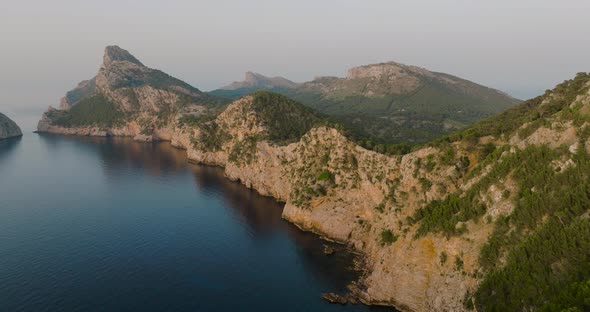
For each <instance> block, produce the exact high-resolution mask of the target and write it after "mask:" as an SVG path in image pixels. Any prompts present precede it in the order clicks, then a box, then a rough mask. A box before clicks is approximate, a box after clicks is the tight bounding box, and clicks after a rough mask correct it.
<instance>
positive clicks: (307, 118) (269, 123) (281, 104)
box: [252, 91, 326, 144]
mask: <svg viewBox="0 0 590 312" xmlns="http://www.w3.org/2000/svg"><path fill="white" fill-rule="evenodd" d="M252 96H253V103H252V107H253V109H254V111H255V112H256V113H257V114H258V116H259V117H260V119H261V120H262V122H263V124H264V126H265V127H266V129H267V130H268V138H269V139H270V140H271V141H273V142H275V143H277V144H288V143H292V142H296V141H298V140H299V139H301V137H302V136H303V135H304V134H305V133H307V132H308V131H309V130H310V129H311V128H312V127H314V126H317V125H319V124H320V123H322V122H324V123H325V122H326V118H325V117H323V116H321V115H319V114H317V113H316V112H314V111H313V110H312V109H310V108H307V107H305V106H303V105H301V104H299V103H297V102H295V101H293V100H291V99H289V98H287V97H285V96H283V95H280V94H276V93H271V92H266V91H260V92H256V93H254V94H252Z"/></svg>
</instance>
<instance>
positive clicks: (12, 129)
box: [0, 113, 23, 140]
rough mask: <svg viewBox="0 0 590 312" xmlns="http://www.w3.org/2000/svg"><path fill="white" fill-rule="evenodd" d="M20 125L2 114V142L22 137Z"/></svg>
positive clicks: (0, 122)
mask: <svg viewBox="0 0 590 312" xmlns="http://www.w3.org/2000/svg"><path fill="white" fill-rule="evenodd" d="M22 135H23V133H22V131H21V130H20V128H19V127H18V125H17V124H16V123H15V122H14V121H12V120H11V119H10V118H8V117H6V115H4V114H2V113H0V140H3V139H8V138H12V137H19V136H22Z"/></svg>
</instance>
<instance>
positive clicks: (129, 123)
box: [38, 46, 225, 139]
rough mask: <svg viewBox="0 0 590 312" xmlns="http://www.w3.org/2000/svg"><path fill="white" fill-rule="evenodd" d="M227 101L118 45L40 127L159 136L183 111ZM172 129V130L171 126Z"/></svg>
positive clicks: (203, 110) (197, 111) (198, 111)
mask: <svg viewBox="0 0 590 312" xmlns="http://www.w3.org/2000/svg"><path fill="white" fill-rule="evenodd" d="M224 103H225V102H224V101H223V100H221V99H218V98H215V97H213V96H210V95H207V94H204V93H202V92H201V91H199V90H198V89H197V88H194V87H192V86H190V85H189V84H187V83H185V82H183V81H181V80H178V79H176V78H174V77H171V76H169V75H168V74H166V73H164V72H162V71H159V70H156V69H151V68H149V67H146V66H145V65H143V64H142V63H141V62H140V61H139V60H138V59H137V58H135V57H134V56H133V55H131V54H130V53H129V52H128V51H126V50H124V49H121V48H119V47H118V46H108V47H106V49H105V53H104V57H103V64H102V66H101V67H100V70H99V71H98V74H97V75H96V76H95V77H93V78H91V79H89V80H85V81H82V82H81V83H80V84H79V85H78V86H77V87H76V88H75V89H73V90H72V91H69V92H68V93H67V94H66V96H65V97H64V98H62V100H61V103H60V109H54V108H51V107H50V108H49V110H48V111H47V113H45V114H44V116H43V118H42V120H41V121H40V122H39V125H38V130H39V131H42V132H43V131H47V132H64V133H76V132H77V133H79V134H102V135H108V134H118V135H121V134H125V135H130V136H139V135H141V136H143V137H144V138H145V139H149V138H150V137H157V136H158V133H157V132H158V131H159V130H158V129H159V128H161V127H162V126H165V125H167V124H169V123H170V122H172V121H173V120H172V118H176V117H177V115H183V114H187V115H206V114H211V113H215V112H217V109H218V108H219V107H221V106H222V105H223V104H224ZM165 132H166V131H165Z"/></svg>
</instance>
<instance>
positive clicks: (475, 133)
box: [49, 73, 590, 311]
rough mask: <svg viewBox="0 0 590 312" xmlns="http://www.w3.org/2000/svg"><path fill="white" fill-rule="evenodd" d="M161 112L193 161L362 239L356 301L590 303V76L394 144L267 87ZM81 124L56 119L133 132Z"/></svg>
mask: <svg viewBox="0 0 590 312" xmlns="http://www.w3.org/2000/svg"><path fill="white" fill-rule="evenodd" d="M79 105H80V104H78V105H75V106H74V107H73V108H72V109H70V110H69V111H68V112H69V113H71V114H74V113H75V108H76V107H77V106H79ZM112 106H113V107H115V108H117V107H119V104H118V103H115V102H113V103H112ZM88 107H89V108H92V107H90V106H88ZM101 107H102V106H101ZM91 111H93V112H100V110H96V109H95V110H91ZM110 111H112V110H107V111H106V112H110ZM103 112H105V111H104V110H103ZM76 114H78V113H76ZM75 116H78V115H75ZM130 116H139V118H141V115H130ZM150 116H152V115H150ZM77 120H79V119H77ZM156 120H158V119H156ZM126 122H127V124H126V127H130V126H129V125H131V124H133V123H134V122H136V121H135V120H127V121H126ZM159 122H160V126H159V127H157V128H156V129H155V130H154V131H153V132H152V133H153V135H157V136H158V138H161V139H169V140H171V141H172V144H173V145H175V146H177V147H179V148H184V149H186V150H187V155H188V157H189V158H190V159H191V160H192V161H196V162H201V163H206V164H212V165H219V166H223V167H224V170H225V174H226V175H227V177H228V178H230V179H233V180H236V181H240V182H241V183H243V184H244V185H246V186H247V187H250V188H253V189H256V190H257V191H258V192H260V193H261V194H264V195H269V196H273V197H275V198H277V199H278V200H280V201H284V202H285V203H286V204H285V208H284V211H283V217H284V218H285V219H287V220H289V221H291V222H293V223H295V224H297V225H298V226H299V227H301V228H302V229H306V230H309V231H314V232H316V233H319V234H322V235H324V236H326V237H329V238H331V239H334V240H338V241H341V242H344V243H347V244H349V245H350V246H351V247H352V248H355V249H357V250H359V251H361V252H362V253H363V254H364V255H365V260H366V261H365V265H364V267H365V268H366V270H367V272H366V275H365V276H364V277H363V278H362V279H361V280H360V281H358V283H355V284H354V285H351V287H350V292H351V293H350V294H349V295H348V296H347V298H348V299H351V300H360V301H362V302H365V303H369V304H385V305H393V306H396V307H398V308H399V309H402V310H407V311H463V310H469V309H473V308H475V307H476V308H477V310H478V311H514V310H527V311H528V310H535V311H536V310H539V311H543V310H547V311H554V310H562V309H570V310H571V311H584V310H587V309H588V308H589V307H588V302H587V298H589V297H590V293H589V289H590V287H589V286H590V285H589V284H588V281H589V280H590V266H589V264H590V252H589V251H590V217H589V215H590V212H589V208H590V182H589V181H590V142H589V140H588V138H589V137H590V75H589V74H585V73H582V74H579V75H578V76H576V78H575V79H572V80H569V81H566V82H564V83H562V84H560V85H559V86H557V87H556V88H555V89H554V90H552V91H548V92H547V93H546V94H544V95H543V96H540V97H538V98H535V99H532V100H529V101H526V102H524V103H522V104H520V105H518V106H516V107H514V108H511V109H509V110H508V111H506V112H504V113H502V114H499V115H496V116H493V117H489V118H487V119H484V120H482V121H480V122H478V123H476V124H474V125H473V126H471V127H468V128H467V129H465V130H463V131H461V132H457V133H454V134H452V135H449V136H446V137H443V138H441V139H439V140H437V141H435V142H432V143H429V144H425V145H423V146H419V147H415V148H414V150H413V151H411V152H409V153H407V154H405V155H397V156H387V155H384V154H380V153H377V152H374V151H370V150H367V149H365V148H363V147H361V146H358V145H357V144H355V143H354V142H353V141H351V140H350V139H349V138H348V137H347V136H345V135H343V131H342V130H340V129H338V128H334V127H332V126H330V124H329V123H327V122H326V121H325V120H324V118H323V116H321V115H319V114H317V113H315V112H313V111H312V110H310V109H308V108H306V107H304V106H302V105H301V104H298V103H297V102H295V101H292V100H290V99H288V98H286V97H284V96H280V95H276V94H272V93H269V92H259V93H255V94H252V95H248V96H245V97H242V98H240V99H238V100H236V101H234V102H232V103H231V104H229V105H228V106H227V107H226V108H225V109H224V110H223V111H222V112H221V113H219V114H187V113H185V112H184V111H182V110H179V111H174V112H173V113H172V115H171V116H169V117H167V118H162V119H159ZM85 127H86V126H61V127H57V128H56V127H54V126H52V127H50V128H49V130H50V131H54V130H56V129H57V130H58V131H57V132H60V133H74V134H90V135H105V134H112V135H134V132H133V131H119V130H121V129H123V128H121V126H119V125H114V126H112V127H107V126H104V128H102V131H104V132H84V131H82V130H83V129H86V128H85ZM81 129H82V130H81ZM136 138H138V139H142V137H141V136H139V137H136ZM515 285H517V287H515ZM575 309H577V310H575Z"/></svg>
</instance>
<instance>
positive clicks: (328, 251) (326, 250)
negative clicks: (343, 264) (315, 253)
mask: <svg viewBox="0 0 590 312" xmlns="http://www.w3.org/2000/svg"><path fill="white" fill-rule="evenodd" d="M335 253H336V250H335V249H334V248H332V247H330V246H328V245H324V254H325V255H328V256H330V255H333V254H335Z"/></svg>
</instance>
